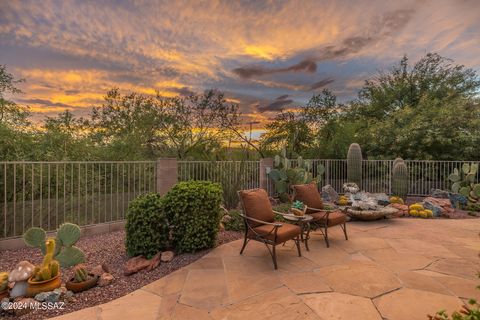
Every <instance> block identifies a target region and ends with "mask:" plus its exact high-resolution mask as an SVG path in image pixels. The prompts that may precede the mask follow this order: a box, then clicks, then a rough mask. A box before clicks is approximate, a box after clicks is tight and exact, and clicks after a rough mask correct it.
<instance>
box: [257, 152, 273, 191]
mask: <svg viewBox="0 0 480 320" xmlns="http://www.w3.org/2000/svg"><path fill="white" fill-rule="evenodd" d="M272 168H273V159H272V158H262V159H260V173H259V185H260V188H262V189H265V190H267V192H269V191H270V190H268V189H269V188H268V173H267V170H271V169H272Z"/></svg>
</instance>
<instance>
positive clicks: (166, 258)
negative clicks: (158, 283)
mask: <svg viewBox="0 0 480 320" xmlns="http://www.w3.org/2000/svg"><path fill="white" fill-rule="evenodd" d="M174 255H175V254H174V253H173V251H163V252H162V256H161V260H162V262H170V261H172V259H173V256H174Z"/></svg>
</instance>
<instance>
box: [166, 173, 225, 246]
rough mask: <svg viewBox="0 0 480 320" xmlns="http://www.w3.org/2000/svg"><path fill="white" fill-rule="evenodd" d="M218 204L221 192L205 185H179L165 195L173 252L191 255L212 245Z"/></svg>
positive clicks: (216, 225)
mask: <svg viewBox="0 0 480 320" xmlns="http://www.w3.org/2000/svg"><path fill="white" fill-rule="evenodd" d="M221 203H222V188H221V187H220V185H219V184H217V183H212V182H208V181H186V182H180V183H177V184H176V185H175V186H174V187H173V188H172V189H171V190H170V191H169V192H168V193H167V194H166V195H165V197H164V198H163V205H164V210H165V212H166V213H167V215H168V220H169V221H170V222H171V224H172V237H173V243H174V246H175V248H176V249H177V250H179V251H180V252H194V251H197V250H201V249H207V248H211V247H213V246H214V245H215V241H216V238H217V233H218V229H219V225H220V217H221V213H220V205H221Z"/></svg>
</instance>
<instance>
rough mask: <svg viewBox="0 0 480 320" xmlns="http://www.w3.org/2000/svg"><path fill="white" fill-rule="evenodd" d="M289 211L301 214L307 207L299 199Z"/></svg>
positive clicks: (303, 213) (297, 214)
mask: <svg viewBox="0 0 480 320" xmlns="http://www.w3.org/2000/svg"><path fill="white" fill-rule="evenodd" d="M290 211H291V212H292V213H293V214H294V215H296V216H303V215H305V212H306V211H307V207H306V206H305V205H304V204H303V202H301V201H298V200H297V201H295V202H294V203H293V204H292V207H291V208H290Z"/></svg>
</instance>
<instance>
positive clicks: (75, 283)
mask: <svg viewBox="0 0 480 320" xmlns="http://www.w3.org/2000/svg"><path fill="white" fill-rule="evenodd" d="M97 282H98V276H97V275H94V274H92V273H88V271H87V270H86V268H85V266H83V265H78V266H75V267H74V269H73V277H72V278H70V281H68V282H67V283H66V284H65V287H66V288H67V290H70V291H73V292H75V293H77V292H81V291H85V290H88V289H90V288H93V287H95V286H96V285H97Z"/></svg>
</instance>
